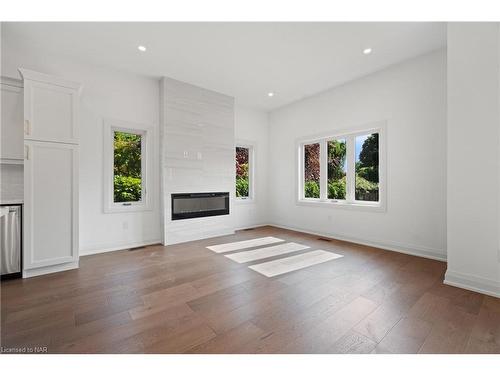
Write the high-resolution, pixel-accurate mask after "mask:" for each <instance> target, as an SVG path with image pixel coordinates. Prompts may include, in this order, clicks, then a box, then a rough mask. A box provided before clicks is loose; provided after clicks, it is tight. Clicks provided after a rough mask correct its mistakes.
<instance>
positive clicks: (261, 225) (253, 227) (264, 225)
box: [234, 224, 271, 231]
mask: <svg viewBox="0 0 500 375" xmlns="http://www.w3.org/2000/svg"><path fill="white" fill-rule="evenodd" d="M268 226H271V224H250V225H247V226H244V227H239V228H235V229H234V230H235V231H238V230H248V229H255V228H261V227H268Z"/></svg>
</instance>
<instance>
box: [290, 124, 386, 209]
mask: <svg viewBox="0 0 500 375" xmlns="http://www.w3.org/2000/svg"><path fill="white" fill-rule="evenodd" d="M386 127H387V126H386V122H385V121H380V122H375V123H370V124H366V125H362V126H357V127H351V128H346V129H340V130H335V131H332V132H328V133H321V134H316V135H314V136H307V137H302V138H299V139H297V140H296V152H297V158H296V161H297V168H296V170H297V184H296V186H297V191H296V204H297V205H305V206H316V207H318V206H324V207H340V208H348V209H362V210H365V209H366V210H370V211H386V205H387V196H386V186H387V181H386V180H387V179H386V170H387V158H386V141H387V129H386ZM373 133H378V134H379V200H378V202H370V201H360V200H356V199H355V188H356V186H355V184H356V179H355V178H356V171H355V165H356V137H358V136H362V135H367V134H373ZM342 139H345V141H346V148H347V149H346V164H347V173H346V176H347V184H346V199H345V200H339V199H328V152H327V151H328V142H329V141H334V140H342ZM314 143H319V144H320V198H305V197H304V167H305V165H304V164H305V162H304V146H305V145H309V144H314Z"/></svg>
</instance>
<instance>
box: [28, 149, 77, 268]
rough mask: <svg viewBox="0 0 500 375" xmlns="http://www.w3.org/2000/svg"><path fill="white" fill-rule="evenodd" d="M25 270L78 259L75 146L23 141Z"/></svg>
mask: <svg viewBox="0 0 500 375" xmlns="http://www.w3.org/2000/svg"><path fill="white" fill-rule="evenodd" d="M24 186H25V187H24V268H25V269H32V268H37V267H43V266H50V265H55V264H61V263H67V262H72V261H75V260H77V259H78V146H76V145H71V144H62V143H50V142H33V141H26V142H25V161H24Z"/></svg>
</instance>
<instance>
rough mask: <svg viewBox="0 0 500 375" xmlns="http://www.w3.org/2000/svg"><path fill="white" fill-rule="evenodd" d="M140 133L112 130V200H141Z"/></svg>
mask: <svg viewBox="0 0 500 375" xmlns="http://www.w3.org/2000/svg"><path fill="white" fill-rule="evenodd" d="M142 137H143V135H142V134H136V133H128V132H124V131H119V130H114V131H113V142H114V143H113V148H114V150H113V155H114V157H113V159H114V160H113V201H114V202H115V203H126V202H141V201H142V161H141V160H142V151H143V150H142V144H143V143H142Z"/></svg>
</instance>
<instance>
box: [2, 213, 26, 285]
mask: <svg viewBox="0 0 500 375" xmlns="http://www.w3.org/2000/svg"><path fill="white" fill-rule="evenodd" d="M21 265H22V206H21V205H20V204H19V205H2V206H0V266H1V279H2V280H5V279H11V278H16V277H21V276H22V275H21V273H22V267H21Z"/></svg>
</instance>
